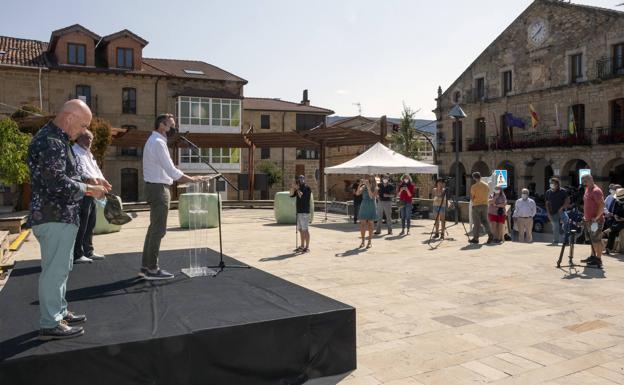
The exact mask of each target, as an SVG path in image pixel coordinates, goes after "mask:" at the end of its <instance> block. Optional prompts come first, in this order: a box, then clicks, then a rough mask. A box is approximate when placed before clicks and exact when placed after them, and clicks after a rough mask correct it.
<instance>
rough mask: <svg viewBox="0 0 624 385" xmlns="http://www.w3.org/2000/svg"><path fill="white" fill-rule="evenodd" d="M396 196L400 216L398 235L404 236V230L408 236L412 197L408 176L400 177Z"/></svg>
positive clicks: (412, 188)
mask: <svg viewBox="0 0 624 385" xmlns="http://www.w3.org/2000/svg"><path fill="white" fill-rule="evenodd" d="M397 194H398V197H399V208H400V209H399V214H400V216H401V233H400V234H399V235H403V234H405V230H406V229H407V235H409V232H410V226H411V222H412V207H413V204H412V198H413V197H414V184H413V183H412V177H410V176H409V174H403V176H402V177H401V184H400V185H399V188H398V190H397Z"/></svg>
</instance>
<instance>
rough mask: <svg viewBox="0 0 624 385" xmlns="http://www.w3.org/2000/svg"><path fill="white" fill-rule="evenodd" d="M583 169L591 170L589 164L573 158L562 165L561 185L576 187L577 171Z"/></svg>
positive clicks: (577, 183)
mask: <svg viewBox="0 0 624 385" xmlns="http://www.w3.org/2000/svg"><path fill="white" fill-rule="evenodd" d="M583 168H591V166H590V164H589V163H588V162H586V161H585V160H583V159H580V158H574V159H570V160H568V161H567V162H565V164H564V165H563V168H562V169H561V185H562V187H563V186H572V187H578V186H579V185H580V183H579V170H580V169H583Z"/></svg>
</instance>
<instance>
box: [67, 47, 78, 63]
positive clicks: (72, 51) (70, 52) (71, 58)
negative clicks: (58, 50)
mask: <svg viewBox="0 0 624 385" xmlns="http://www.w3.org/2000/svg"><path fill="white" fill-rule="evenodd" d="M67 61H68V62H69V64H76V46H75V45H74V44H68V45H67Z"/></svg>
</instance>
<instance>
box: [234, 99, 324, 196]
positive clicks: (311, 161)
mask: <svg viewBox="0 0 624 385" xmlns="http://www.w3.org/2000/svg"><path fill="white" fill-rule="evenodd" d="M333 113H334V112H333V111H331V110H329V109H326V108H321V107H315V106H312V105H310V100H309V99H308V94H307V91H304V94H303V100H302V101H301V102H300V103H295V102H289V101H285V100H281V99H271V98H245V99H244V100H243V131H245V132H247V131H248V130H249V129H250V128H251V127H253V131H254V132H256V133H259V134H261V133H288V132H305V131H307V130H310V129H312V128H314V127H317V126H319V125H321V124H323V123H325V120H326V117H327V116H328V115H331V114H333ZM248 156H249V155H248V152H247V151H243V154H242V165H243V166H242V172H243V173H245V172H247V171H248V166H247V164H248ZM319 156H320V151H319V149H318V147H310V148H305V147H302V148H296V147H281V148H278V147H273V148H268V147H267V148H257V149H256V151H255V152H254V170H255V172H256V173H257V172H259V170H260V168H261V165H262V164H263V163H265V162H272V163H273V164H275V165H276V166H277V168H278V169H279V170H281V172H282V182H281V183H278V184H275V185H273V186H271V188H270V189H268V190H262V191H257V192H255V193H254V194H255V197H256V198H262V199H272V198H273V196H274V195H275V193H276V192H278V191H285V190H288V189H289V188H290V185H291V184H292V181H294V179H295V177H296V176H298V175H305V177H306V183H307V184H308V185H309V186H310V188H311V189H312V191H313V192H314V195H315V196H316V197H319V196H320V194H319V191H318V189H319V183H320V181H319V177H320V172H319Z"/></svg>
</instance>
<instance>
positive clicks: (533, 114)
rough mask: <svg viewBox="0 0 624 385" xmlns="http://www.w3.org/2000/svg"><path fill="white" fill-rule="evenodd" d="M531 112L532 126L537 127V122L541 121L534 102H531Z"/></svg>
mask: <svg viewBox="0 0 624 385" xmlns="http://www.w3.org/2000/svg"><path fill="white" fill-rule="evenodd" d="M529 112H530V113H531V128H535V127H537V123H539V118H538V116H537V112H535V108H533V105H532V104H529Z"/></svg>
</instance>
